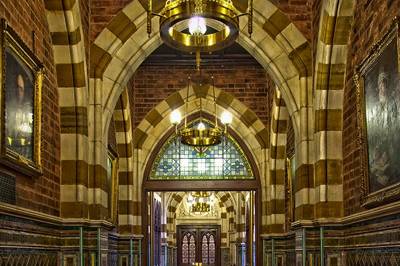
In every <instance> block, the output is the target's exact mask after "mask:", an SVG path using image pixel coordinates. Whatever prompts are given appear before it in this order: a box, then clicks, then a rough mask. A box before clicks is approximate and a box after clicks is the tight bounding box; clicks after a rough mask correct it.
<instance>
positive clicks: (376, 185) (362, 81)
mask: <svg viewBox="0 0 400 266" xmlns="http://www.w3.org/2000/svg"><path fill="white" fill-rule="evenodd" d="M355 84H356V87H357V95H358V97H357V98H358V101H357V107H358V108H357V109H358V118H359V123H358V126H359V132H360V135H359V139H360V144H361V147H362V155H363V160H362V162H363V163H362V173H363V183H362V190H363V202H364V206H366V207H368V206H376V205H380V204H384V203H387V202H390V201H393V200H396V199H399V198H400V156H399V151H400V134H399V132H400V75H399V26H398V19H396V20H395V21H394V23H393V25H392V27H391V28H390V30H389V32H388V33H386V34H385V36H384V37H383V38H382V39H381V40H380V41H379V42H378V43H377V44H376V45H375V46H374V47H373V49H372V50H371V52H370V54H369V56H368V57H367V58H366V59H365V60H364V61H363V63H362V64H361V65H360V66H359V67H358V70H357V74H356V76H355Z"/></svg>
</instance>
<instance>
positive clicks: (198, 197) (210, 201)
mask: <svg viewBox="0 0 400 266" xmlns="http://www.w3.org/2000/svg"><path fill="white" fill-rule="evenodd" d="M187 202H188V204H189V208H190V211H191V212H192V213H197V214H200V213H208V212H210V211H212V205H214V202H215V195H214V193H211V192H203V191H196V192H191V193H189V196H188V198H187Z"/></svg>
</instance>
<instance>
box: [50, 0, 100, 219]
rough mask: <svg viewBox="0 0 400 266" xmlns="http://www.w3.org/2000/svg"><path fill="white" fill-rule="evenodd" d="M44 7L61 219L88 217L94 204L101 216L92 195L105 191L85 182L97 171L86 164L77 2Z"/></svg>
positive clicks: (55, 1) (84, 94) (56, 2)
mask: <svg viewBox="0 0 400 266" xmlns="http://www.w3.org/2000/svg"><path fill="white" fill-rule="evenodd" d="M44 4H45V8H46V16H47V21H48V25H49V30H50V34H51V39H52V44H53V46H52V48H53V53H54V61H55V67H56V71H57V83H58V94H59V104H60V126H61V188H60V191H61V196H60V197H61V203H60V208H61V216H62V217H64V218H88V217H89V213H90V212H91V210H93V204H95V205H98V207H99V209H100V213H101V216H102V215H104V208H103V207H104V203H105V202H101V201H100V202H99V201H98V200H94V196H93V195H102V196H104V195H103V194H104V193H103V192H104V190H102V185H101V184H98V185H96V186H95V185H93V183H92V182H91V180H88V175H89V174H90V173H92V172H99V171H100V169H98V168H97V169H96V170H95V168H96V167H94V166H90V165H89V162H88V152H87V151H88V148H89V141H88V117H87V84H86V80H87V77H86V73H87V71H86V65H85V47H84V43H83V38H82V25H81V18H80V11H79V2H78V1H76V0H66V1H62V0H48V1H45V2H44ZM100 172H102V171H100ZM99 176H102V175H101V174H99ZM105 204H106V203H105ZM90 205H92V206H90Z"/></svg>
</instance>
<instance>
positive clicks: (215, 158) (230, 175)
mask: <svg viewBox="0 0 400 266" xmlns="http://www.w3.org/2000/svg"><path fill="white" fill-rule="evenodd" d="M252 178H253V173H252V171H251V168H250V165H249V163H248V161H247V159H246V157H245V156H244V153H243V151H242V149H241V148H240V146H239V145H238V144H237V143H236V142H235V141H234V140H233V139H232V137H230V136H225V137H223V140H222V142H221V143H220V144H218V145H216V146H212V147H209V148H208V149H206V150H205V151H204V152H203V153H200V152H198V151H197V150H196V149H195V148H194V147H191V146H187V145H184V144H181V143H180V141H179V139H178V137H174V138H171V139H170V140H169V141H167V143H166V144H165V145H164V147H163V148H162V149H161V151H160V154H159V155H158V157H157V159H156V161H155V163H154V165H153V170H152V173H151V176H150V179H167V180H168V179H252Z"/></svg>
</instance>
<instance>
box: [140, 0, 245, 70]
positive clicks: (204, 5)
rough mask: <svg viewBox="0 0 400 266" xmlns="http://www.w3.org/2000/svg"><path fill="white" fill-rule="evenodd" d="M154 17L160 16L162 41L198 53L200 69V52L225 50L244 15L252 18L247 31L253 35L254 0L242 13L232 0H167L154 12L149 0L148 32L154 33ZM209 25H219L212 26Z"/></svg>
mask: <svg viewBox="0 0 400 266" xmlns="http://www.w3.org/2000/svg"><path fill="white" fill-rule="evenodd" d="M154 16H158V17H160V36H161V39H162V40H163V42H164V43H165V44H167V45H168V46H170V47H172V48H174V49H177V50H180V51H184V52H190V53H195V54H196V65H197V68H198V69H199V67H200V53H201V52H214V51H218V50H222V49H224V48H226V47H229V46H231V45H232V44H233V43H234V42H235V41H236V39H237V37H238V35H239V18H240V17H241V16H248V17H249V20H248V33H249V34H250V36H251V34H252V31H253V0H249V3H248V12H247V13H240V12H239V11H238V10H237V9H236V7H235V5H234V4H233V2H232V0H167V1H165V6H164V8H163V9H162V10H161V12H160V13H154V12H153V0H149V2H148V10H147V32H148V34H149V35H150V34H151V32H152V24H151V19H152V18H153V17H154ZM186 21H187V22H186ZM182 24H183V25H182ZM209 24H212V25H218V26H214V27H211V26H210V25H209ZM209 28H213V30H209Z"/></svg>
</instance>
